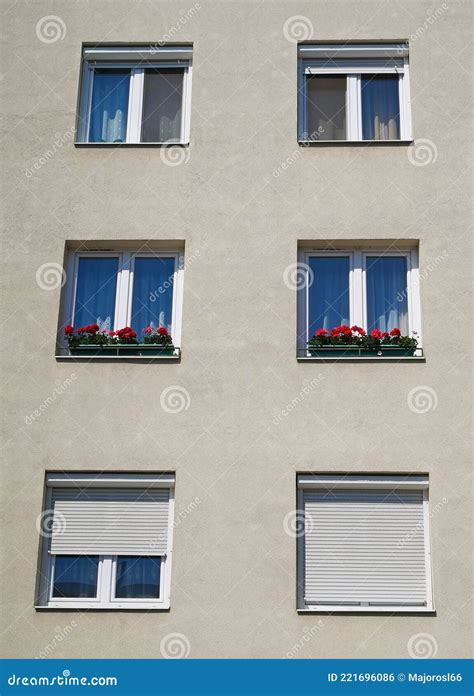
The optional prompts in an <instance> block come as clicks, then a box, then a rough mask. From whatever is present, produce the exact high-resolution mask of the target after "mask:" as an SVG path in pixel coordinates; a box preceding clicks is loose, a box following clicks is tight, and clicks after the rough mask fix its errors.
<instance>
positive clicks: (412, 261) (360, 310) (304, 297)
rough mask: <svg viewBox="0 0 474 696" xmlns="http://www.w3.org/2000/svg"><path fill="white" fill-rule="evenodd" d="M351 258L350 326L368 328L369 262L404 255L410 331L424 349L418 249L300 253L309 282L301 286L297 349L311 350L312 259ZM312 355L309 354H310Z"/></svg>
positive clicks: (299, 287) (367, 249) (419, 347)
mask: <svg viewBox="0 0 474 696" xmlns="http://www.w3.org/2000/svg"><path fill="white" fill-rule="evenodd" d="M314 256H316V257H317V256H319V257H328V256H347V257H349V312H350V317H349V324H350V326H354V325H356V326H361V327H362V328H364V329H367V291H366V276H367V271H366V269H367V259H368V258H370V257H371V256H389V257H390V256H401V257H404V258H406V260H407V283H406V291H407V309H408V331H409V335H410V336H412V335H413V333H416V338H417V340H418V348H417V350H418V349H421V348H422V336H421V308H420V292H419V289H420V288H419V285H420V274H419V265H418V250H417V249H411V250H407V251H399V250H395V251H392V250H391V249H387V248H385V249H383V248H373V249H371V248H365V249H353V250H348V249H340V250H334V249H331V250H328V251H324V250H321V249H314V250H310V249H304V250H302V249H300V250H299V252H298V264H299V268H300V269H301V270H302V271H303V273H304V274H305V275H306V281H305V282H304V283H302V284H301V285H300V286H298V298H297V301H298V311H297V348H298V350H299V351H304V350H305V349H306V348H307V342H308V341H309V340H310V338H311V336H310V335H309V288H310V282H309V261H310V259H311V258H312V257H314ZM308 355H309V353H308Z"/></svg>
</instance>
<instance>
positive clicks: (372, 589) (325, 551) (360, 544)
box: [303, 489, 427, 606]
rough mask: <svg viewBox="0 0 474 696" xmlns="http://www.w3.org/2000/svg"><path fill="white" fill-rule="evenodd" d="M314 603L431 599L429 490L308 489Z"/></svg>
mask: <svg viewBox="0 0 474 696" xmlns="http://www.w3.org/2000/svg"><path fill="white" fill-rule="evenodd" d="M303 500H304V510H305V553H304V562H305V601H306V603H308V604H344V605H377V604H380V605H387V604H388V605H391V604H393V605H405V604H406V605H422V606H423V605H425V604H426V596H427V588H426V565H425V564H426V561H425V541H424V517H423V492H422V491H421V490H420V491H418V490H410V491H405V490H344V489H339V490H324V489H322V490H306V491H304V494H303Z"/></svg>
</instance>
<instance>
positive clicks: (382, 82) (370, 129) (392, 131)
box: [361, 75, 400, 140]
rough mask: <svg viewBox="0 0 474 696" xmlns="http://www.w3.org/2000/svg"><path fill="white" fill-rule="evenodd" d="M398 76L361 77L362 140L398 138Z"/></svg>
mask: <svg viewBox="0 0 474 696" xmlns="http://www.w3.org/2000/svg"><path fill="white" fill-rule="evenodd" d="M398 80H399V78H398V75H387V76H383V77H380V76H376V77H375V76H373V75H370V76H368V77H363V78H362V80H361V83H362V84H361V90H362V137H363V139H364V140H398V139H399V138H400V114H399V111H400V99H399V94H398Z"/></svg>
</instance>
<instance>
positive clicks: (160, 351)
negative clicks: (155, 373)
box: [69, 343, 174, 357]
mask: <svg viewBox="0 0 474 696" xmlns="http://www.w3.org/2000/svg"><path fill="white" fill-rule="evenodd" d="M69 352H70V353H71V355H102V356H104V357H105V356H108V355H110V356H118V357H121V356H122V357H123V356H127V355H141V356H145V357H147V356H150V357H153V356H160V355H163V356H165V355H173V353H174V346H159V345H157V344H153V343H135V344H130V345H127V344H123V345H116V346H94V345H88V346H87V345H84V346H76V347H75V348H70V349H69Z"/></svg>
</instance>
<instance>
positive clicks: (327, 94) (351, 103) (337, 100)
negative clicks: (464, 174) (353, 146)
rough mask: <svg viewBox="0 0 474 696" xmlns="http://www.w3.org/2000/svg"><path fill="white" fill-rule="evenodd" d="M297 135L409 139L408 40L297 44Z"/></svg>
mask: <svg viewBox="0 0 474 696" xmlns="http://www.w3.org/2000/svg"><path fill="white" fill-rule="evenodd" d="M298 58H299V86H298V93H299V104H298V113H299V117H298V139H299V140H300V141H310V142H319V141H326V142H327V141H334V140H336V141H394V140H395V141H396V140H411V139H412V134H411V116H410V88H409V66H408V44H406V43H400V44H383V43H381V44H352V45H351V44H318V45H317V44H300V45H299V46H298Z"/></svg>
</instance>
